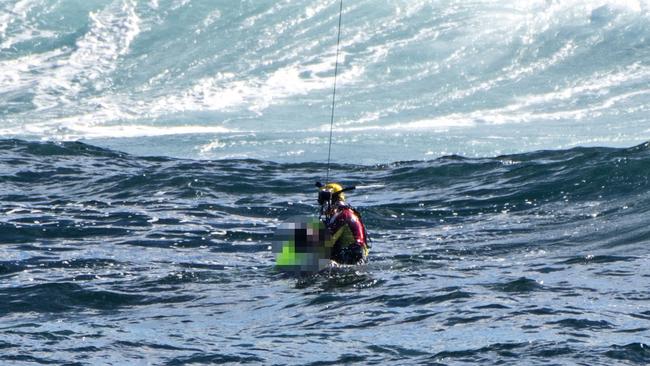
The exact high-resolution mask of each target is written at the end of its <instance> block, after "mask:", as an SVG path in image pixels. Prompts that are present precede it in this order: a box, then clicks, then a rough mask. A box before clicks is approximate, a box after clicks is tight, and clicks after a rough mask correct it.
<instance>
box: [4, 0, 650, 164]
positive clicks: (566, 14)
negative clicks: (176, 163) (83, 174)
mask: <svg viewBox="0 0 650 366" xmlns="http://www.w3.org/2000/svg"><path fill="white" fill-rule="evenodd" d="M649 9H650V8H649V5H648V3H647V2H644V1H633V0H630V1H603V0H600V1H583V0H572V1H564V2H556V1H522V2H516V3H511V4H505V3H503V2H498V1H470V2H468V1H459V2H454V1H431V0H427V1H425V0H417V1H411V0H409V1H390V2H388V1H368V0H367V1H355V2H349V3H345V4H344V13H343V29H342V55H341V65H340V66H341V67H340V71H341V74H340V78H339V90H338V107H337V110H336V118H335V134H334V144H335V145H334V150H333V154H334V159H335V160H336V161H341V162H349V163H366V164H371V163H377V162H393V161H403V160H422V159H433V158H436V157H440V156H444V155H449V154H458V155H463V156H468V157H477V156H486V157H488V156H496V155H499V154H506V153H518V152H528V151H535V150H541V149H564V148H570V147H574V146H593V145H599V146H617V147H629V146H633V145H637V144H639V143H642V142H643V141H646V140H648V139H650V127H649V125H648V122H647V115H648V105H650V103H649V98H650V97H649V93H650V89H648V85H649V80H650V65H649V61H650V43H649V42H650V40H649V36H650V16H649V15H650V13H649ZM337 17H338V3H337V2H336V1H328V2H322V1H307V0H302V1H291V2H286V1H285V2H259V1H239V2H232V1H185V0H174V1H158V0H151V1H132V0H116V1H46V0H21V1H4V2H2V4H0V104H1V105H2V108H1V109H0V135H2V136H4V137H12V138H23V139H46V140H79V139H80V140H83V141H88V142H90V143H92V144H95V145H100V146H107V147H111V148H116V149H119V150H122V151H127V152H132V153H137V154H140V155H165V156H176V157H190V158H206V159H213V158H218V159H223V158H255V159H261V160H272V161H281V162H301V161H323V160H325V159H326V157H324V155H325V154H326V145H327V141H328V127H329V118H330V116H329V113H330V102H331V90H332V82H333V71H334V61H335V49H336V48H335V43H336V42H335V41H336V38H335V37H336V25H337V21H338V18H337Z"/></svg>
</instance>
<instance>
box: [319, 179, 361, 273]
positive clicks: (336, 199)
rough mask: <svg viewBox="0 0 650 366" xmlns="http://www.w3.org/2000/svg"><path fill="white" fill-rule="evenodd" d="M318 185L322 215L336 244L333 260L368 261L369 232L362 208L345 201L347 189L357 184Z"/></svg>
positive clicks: (339, 261) (356, 262)
mask: <svg viewBox="0 0 650 366" xmlns="http://www.w3.org/2000/svg"><path fill="white" fill-rule="evenodd" d="M316 186H317V187H318V189H319V191H318V203H319V204H320V218H321V220H322V222H323V223H324V224H325V226H326V227H327V229H328V231H329V233H330V234H331V235H332V237H331V240H332V242H333V243H334V244H333V247H332V250H331V256H330V260H331V261H333V263H331V264H332V265H337V264H348V265H355V264H363V263H366V262H367V261H368V249H369V243H368V234H367V232H366V228H365V225H364V224H363V221H362V219H361V214H360V213H359V211H357V210H355V209H354V208H353V207H352V206H350V205H349V204H348V203H347V202H346V201H345V192H346V191H351V190H353V189H355V187H349V188H343V186H341V185H340V184H338V183H328V184H326V185H322V184H320V183H316Z"/></svg>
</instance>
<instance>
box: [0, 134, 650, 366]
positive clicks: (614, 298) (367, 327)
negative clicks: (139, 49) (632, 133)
mask: <svg viewBox="0 0 650 366" xmlns="http://www.w3.org/2000/svg"><path fill="white" fill-rule="evenodd" d="M0 151H1V154H0V213H1V214H0V281H1V282H0V364H11V365H30V364H57V365H58V364H66V365H89V364H113V365H124V364H156V365H186V364H205V363H227V362H230V363H241V364H244V363H253V364H292V365H304V364H311V365H328V364H342V363H348V364H354V363H359V364H444V365H464V364H466V365H475V364H481V365H497V364H498V365H576V364H577V365H613V364H617V365H618V364H622V365H636V364H638V365H644V364H648V363H650V349H649V348H648V346H649V344H648V343H649V341H648V340H649V339H650V285H649V283H650V266H649V264H650V249H649V248H648V245H650V226H649V225H648V211H650V181H649V178H648V177H650V147H649V146H648V144H644V145H641V146H636V147H633V148H627V149H618V148H575V149H571V150H562V151H538V152H531V153H526V154H520V155H509V156H500V157H494V158H484V159H467V158H463V157H459V156H448V157H443V158H440V159H436V160H432V161H414V162H399V163H393V164H386V165H373V166H362V165H336V166H334V170H333V173H332V174H333V176H334V177H336V179H337V180H340V181H342V182H343V183H345V184H356V185H357V186H359V189H358V190H357V191H355V192H353V193H351V194H350V195H349V196H350V197H349V199H350V201H351V203H353V204H354V205H356V206H357V207H358V208H359V209H360V210H361V211H362V212H363V214H364V217H365V219H366V224H367V227H368V230H369V231H370V234H371V236H372V237H373V239H374V247H373V251H372V253H371V263H370V264H369V265H368V266H366V267H361V268H358V269H350V270H344V271H339V272H336V273H329V274H328V273H323V274H320V275H314V276H304V277H296V276H290V275H287V274H283V273H278V272H277V271H275V270H274V263H273V253H272V251H271V243H272V240H273V232H274V229H275V227H276V226H277V225H278V224H279V223H280V222H282V220H284V219H287V218H289V217H291V216H295V215H309V214H313V213H315V212H316V206H315V198H316V197H315V188H314V187H313V185H314V182H315V181H316V180H320V179H322V176H323V174H324V171H325V166H324V165H322V164H315V163H301V164H280V163H273V162H266V161H256V160H220V161H195V160H179V159H173V158H142V157H137V156H131V155H127V154H123V153H120V152H116V151H110V150H106V149H102V148H97V147H94V146H90V145H86V144H83V143H72V142H70V143H38V142H25V141H21V140H0Z"/></svg>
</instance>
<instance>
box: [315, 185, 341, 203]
mask: <svg viewBox="0 0 650 366" xmlns="http://www.w3.org/2000/svg"><path fill="white" fill-rule="evenodd" d="M338 201H345V193H343V186H341V185H340V184H338V183H327V184H326V185H324V186H321V187H319V191H318V203H320V204H321V205H323V204H325V203H327V202H332V203H333V202H338Z"/></svg>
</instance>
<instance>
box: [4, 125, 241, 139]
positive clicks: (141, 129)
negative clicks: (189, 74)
mask: <svg viewBox="0 0 650 366" xmlns="http://www.w3.org/2000/svg"><path fill="white" fill-rule="evenodd" d="M233 132H237V131H236V130H230V129H227V128H225V127H221V126H197V125H185V126H167V127H165V126H151V125H141V124H140V125H139V124H122V125H115V126H110V125H108V126H107V125H97V124H93V123H87V124H83V125H82V124H74V125H61V124H51V123H41V124H31V125H28V126H23V127H22V128H11V129H0V135H9V136H11V135H37V136H38V135H40V136H45V137H44V138H45V139H48V140H49V139H56V140H79V139H97V138H135V137H155V136H169V135H189V134H225V133H233Z"/></svg>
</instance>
